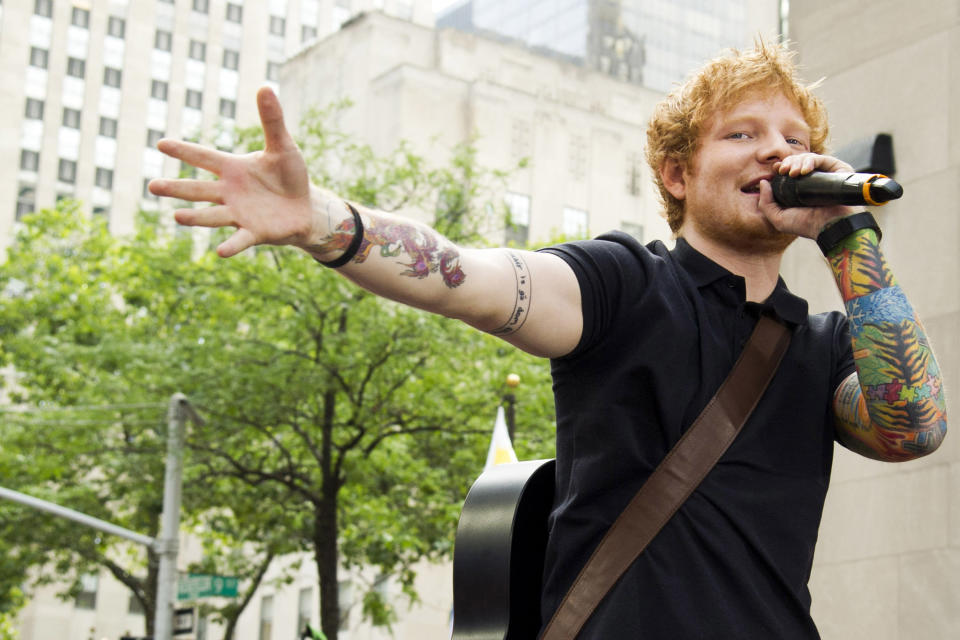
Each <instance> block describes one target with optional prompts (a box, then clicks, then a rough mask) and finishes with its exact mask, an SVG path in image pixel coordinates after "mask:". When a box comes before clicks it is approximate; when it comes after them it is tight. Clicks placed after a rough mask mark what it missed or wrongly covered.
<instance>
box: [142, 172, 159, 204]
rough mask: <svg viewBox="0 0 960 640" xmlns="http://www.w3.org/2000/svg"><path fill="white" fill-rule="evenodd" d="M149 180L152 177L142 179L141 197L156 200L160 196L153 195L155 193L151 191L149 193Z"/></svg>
mask: <svg viewBox="0 0 960 640" xmlns="http://www.w3.org/2000/svg"><path fill="white" fill-rule="evenodd" d="M151 180H153V178H144V179H143V199H144V200H153V201H157V200H159V199H160V196H155V195H153V194H152V193H150V181H151Z"/></svg>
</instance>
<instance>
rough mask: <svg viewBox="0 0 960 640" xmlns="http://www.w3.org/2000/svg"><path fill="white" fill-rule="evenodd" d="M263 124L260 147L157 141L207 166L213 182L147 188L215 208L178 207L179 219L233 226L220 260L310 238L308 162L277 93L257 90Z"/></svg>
mask: <svg viewBox="0 0 960 640" xmlns="http://www.w3.org/2000/svg"><path fill="white" fill-rule="evenodd" d="M257 109H258V110H259V112H260V122H261V123H262V125H263V135H264V142H265V146H264V149H263V151H256V152H253V153H248V154H245V155H237V154H233V153H226V152H223V151H218V150H216V149H210V148H207V147H202V146H200V145H198V144H193V143H190V142H183V141H179V140H169V139H164V140H161V141H160V142H159V143H158V144H157V148H158V149H159V150H160V151H162V152H163V153H165V154H167V155H168V156H170V157H172V158H177V159H178V160H181V161H183V162H186V163H187V164H190V165H193V166H195V167H198V168H200V169H205V170H207V171H209V172H211V173H213V174H214V175H216V176H217V178H218V179H217V180H191V179H157V180H152V181H151V182H150V185H149V189H150V192H151V193H153V194H155V195H158V196H167V197H170V198H178V199H180V200H188V201H191V202H210V203H213V206H210V207H202V208H195V209H178V210H177V211H176V212H174V217H175V219H176V221H177V222H179V223H180V224H183V225H189V226H200V227H213V228H217V227H235V228H236V231H235V232H234V233H233V235H231V236H230V237H229V238H228V239H227V240H226V241H224V242H223V243H222V244H221V245H220V246H219V247H217V254H218V255H219V256H221V257H223V258H228V257H230V256H233V255H236V254H238V253H240V252H241V251H243V250H244V249H247V248H248V247H252V246H254V245H258V244H274V245H279V244H290V245H296V246H306V245H307V244H309V243H310V242H311V236H313V235H314V232H315V231H316V230H315V229H314V226H315V225H314V215H313V210H312V208H311V186H310V180H309V178H308V176H307V167H306V163H305V162H304V160H303V156H302V154H301V153H300V150H299V149H298V148H297V145H296V143H295V142H294V141H293V138H292V137H291V136H290V133H289V132H288V131H287V128H286V127H285V126H284V123H283V111H282V109H281V108H280V102H279V100H278V99H277V96H276V94H274V93H273V91H271V90H270V89H269V88H266V87H263V88H261V89H260V90H259V91H258V92H257Z"/></svg>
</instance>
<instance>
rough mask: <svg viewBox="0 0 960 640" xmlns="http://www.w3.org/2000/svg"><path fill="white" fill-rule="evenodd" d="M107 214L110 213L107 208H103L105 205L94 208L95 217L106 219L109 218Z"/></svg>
mask: <svg viewBox="0 0 960 640" xmlns="http://www.w3.org/2000/svg"><path fill="white" fill-rule="evenodd" d="M107 213H109V211H108V209H107V208H106V207H105V206H103V205H100V206H99V207H94V208H93V215H95V216H103V217H106V216H107Z"/></svg>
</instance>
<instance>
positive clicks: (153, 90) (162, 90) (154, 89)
mask: <svg viewBox="0 0 960 640" xmlns="http://www.w3.org/2000/svg"><path fill="white" fill-rule="evenodd" d="M150 97H151V98H156V99H157V100H166V99H167V83H166V82H164V81H163V80H151V81H150Z"/></svg>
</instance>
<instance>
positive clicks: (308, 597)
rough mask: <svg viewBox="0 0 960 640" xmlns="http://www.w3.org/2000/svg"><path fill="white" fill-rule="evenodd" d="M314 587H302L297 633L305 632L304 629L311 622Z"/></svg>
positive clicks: (298, 601)
mask: <svg viewBox="0 0 960 640" xmlns="http://www.w3.org/2000/svg"><path fill="white" fill-rule="evenodd" d="M312 614H313V589H311V588H310V587H307V588H306V589H300V595H299V598H298V600H297V633H303V630H304V629H306V628H307V625H308V624H310V620H311V618H312V617H313V615H312Z"/></svg>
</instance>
